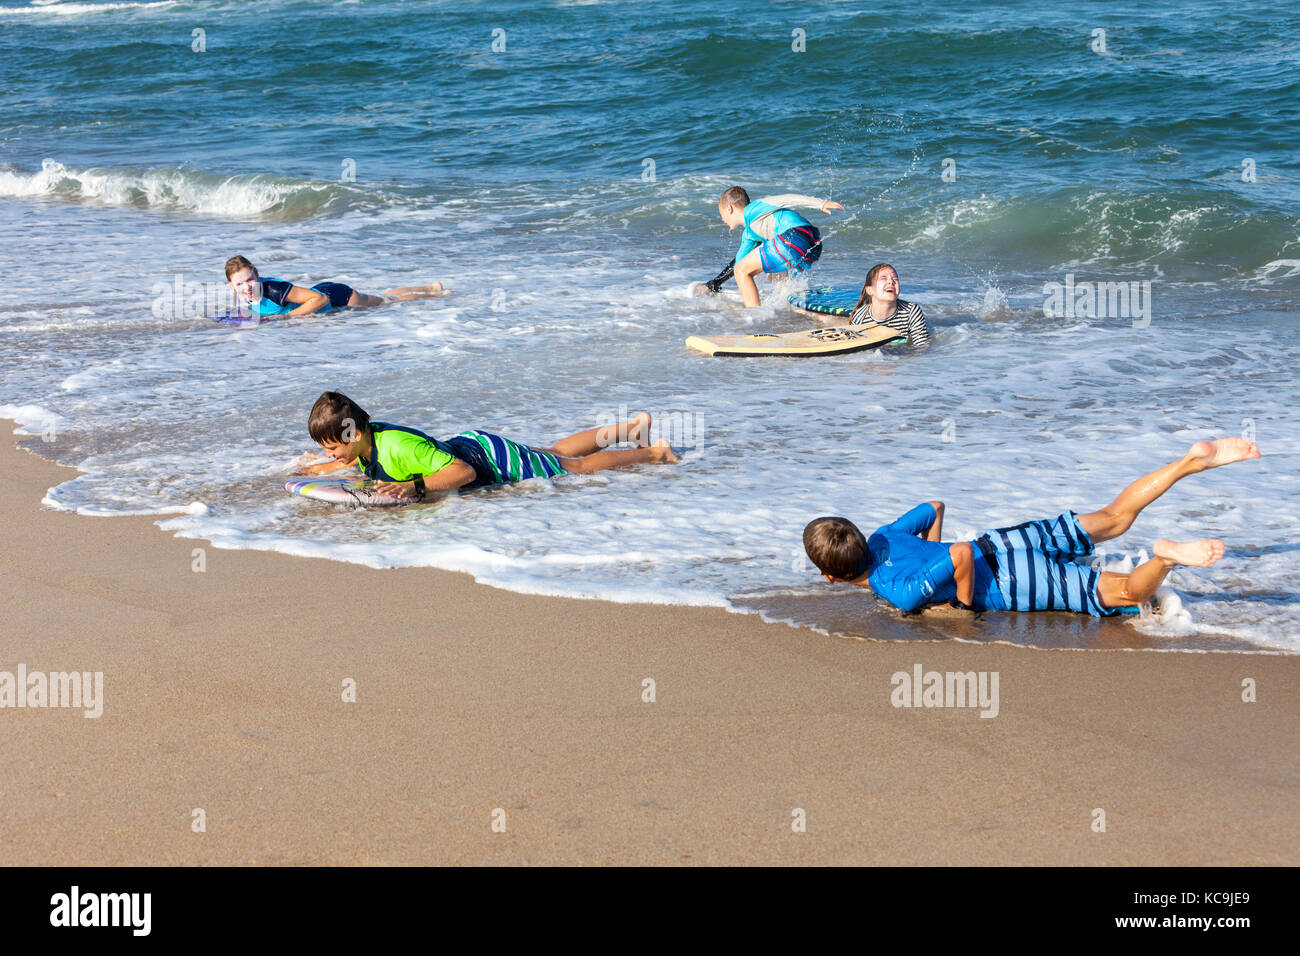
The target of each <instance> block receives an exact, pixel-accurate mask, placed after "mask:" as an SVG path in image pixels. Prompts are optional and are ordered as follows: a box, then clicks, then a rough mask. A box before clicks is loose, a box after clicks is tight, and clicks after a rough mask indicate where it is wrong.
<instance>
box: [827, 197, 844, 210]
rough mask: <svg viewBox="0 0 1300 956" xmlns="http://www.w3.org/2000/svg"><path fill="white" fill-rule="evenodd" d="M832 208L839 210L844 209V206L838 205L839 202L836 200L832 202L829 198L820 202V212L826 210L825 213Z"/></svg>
mask: <svg viewBox="0 0 1300 956" xmlns="http://www.w3.org/2000/svg"><path fill="white" fill-rule="evenodd" d="M832 209H838V210H840V211H841V212H843V211H844V207H843V206H841V205H840V204H839V203H837V202H832V201H831V200H829V199H828V200H826V201H825V202H824V203H822V212H826V213H828V212H830V211H831V210H832Z"/></svg>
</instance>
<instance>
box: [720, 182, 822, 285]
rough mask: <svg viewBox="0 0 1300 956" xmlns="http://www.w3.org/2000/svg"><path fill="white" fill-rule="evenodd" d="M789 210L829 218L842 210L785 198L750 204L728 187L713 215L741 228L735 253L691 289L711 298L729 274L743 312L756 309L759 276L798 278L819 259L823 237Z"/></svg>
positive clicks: (807, 198) (794, 197)
mask: <svg viewBox="0 0 1300 956" xmlns="http://www.w3.org/2000/svg"><path fill="white" fill-rule="evenodd" d="M791 206H801V207H806V208H811V209H820V210H821V211H822V212H824V213H829V212H830V211H831V210H832V209H841V210H842V209H843V208H844V207H843V206H841V205H840V204H839V203H837V202H832V201H831V200H829V199H818V198H817V197H816V196H801V195H799V194H797V193H786V194H783V195H780V196H768V197H767V198H765V199H756V200H751V199H750V198H749V193H747V192H746V191H745V190H744V189H742V188H741V187H739V186H732V187H731V188H730V189H728V190H727V191H726V192H724V193H723V194H722V198H720V199H719V200H718V215H720V216H721V217H722V221H723V222H725V223H726V224H727V226H728V227H729V228H731V229H735V228H736V227H737V226H740V227H742V232H741V234H740V247H739V248H738V249H737V250H736V258H735V259H733V260H732V261H731V262H730V263H729V264H728V265H727V267H726V268H725V269H723V270H722V272H721V273H719V274H718V275H717V277H716V278H714V279H711V280H710V281H708V282H705V283H702V284H700V285H697V286H696V287H695V291H696V293H697V294H700V295H702V294H705V293H711V294H713V295H716V294H717V292H718V290H719V289H721V288H722V283H724V282H726V281H727V279H728V278H730V277H731V276H732V275H733V274H734V275H735V277H736V286H737V288H739V289H740V297H741V298H742V299H744V301H745V308H747V309H752V308H754V307H755V306H757V305H758V304H759V296H758V286H757V285H756V284H755V283H754V276H756V275H758V274H759V273H760V272H766V273H769V274H783V273H791V272H802V271H803V270H804V269H807V268H808V267H809V266H811V265H812V264H813V263H814V262H816V261H817V260H818V259H820V258H821V254H822V237H821V233H820V232H819V231H818V229H817V227H816V226H814V225H813V224H812V223H810V222H809V221H808V220H807V219H805V218H804V217H803V216H801V215H799V214H798V213H797V212H795V211H794V210H793V209H791V208H789V207H791Z"/></svg>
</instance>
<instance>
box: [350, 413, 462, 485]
mask: <svg viewBox="0 0 1300 956" xmlns="http://www.w3.org/2000/svg"><path fill="white" fill-rule="evenodd" d="M370 440H371V442H372V444H373V445H374V451H373V453H372V455H373V457H372V458H371V460H370V461H366V460H365V459H364V458H360V459H358V460H357V461H358V464H360V465H361V470H362V471H363V472H364V473H365V476H366V477H367V478H374V479H377V480H379V481H410V480H411V479H412V478H414V477H415V476H416V475H422V476H424V477H428V476H429V475H432V474H436V473H437V472H439V471H442V469H444V468H446V467H447V466H448V465H450V464H451V463H452V462H453V461H455V460H456V456H455V455H454V454H452V453H451V451H450V450H448V448H447V446H446V445H444V444H443V443H442V442H440V441H438V440H437V439H436V438H430V437H429V436H428V435H426V434H425V433H424V432H422V431H419V430H417V429H414V428H404V427H402V426H401V425H389V424H388V423H387V422H371V423H370Z"/></svg>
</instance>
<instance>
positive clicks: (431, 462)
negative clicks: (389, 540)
mask: <svg viewBox="0 0 1300 956" xmlns="http://www.w3.org/2000/svg"><path fill="white" fill-rule="evenodd" d="M307 430H308V432H310V433H311V437H312V439H313V440H314V441H315V442H316V443H317V444H318V445H320V446H321V447H322V448H323V449H324V450H325V453H326V454H327V455H329V456H330V458H329V460H327V461H318V462H314V463H311V464H306V463H305V462H303V461H302V460H300V462H299V464H301V465H302V467H301V468H300V469H299V473H300V474H304V475H319V474H324V473H326V472H330V471H338V470H340V469H342V468H347V467H350V466H352V465H356V466H357V467H359V468H360V469H361V470H362V471H363V472H364V473H365V476H366V477H367V478H373V479H376V480H377V481H378V482H379V484H378V485H376V488H377V490H379V491H382V492H384V493H386V494H391V495H398V496H400V497H407V498H416V499H419V498H423V497H424V495H425V493H426V492H428V491H454V490H457V489H461V490H468V489H471V488H482V487H484V486H487V485H499V484H503V483H505V482H511V481H526V480H527V479H529V478H554V477H556V476H558V475H563V474H566V473H573V474H588V473H590V472H593V471H601V470H603V469H605V468H618V467H620V466H623V465H637V464H641V463H643V462H656V463H670V464H671V463H676V461H677V456H676V455H675V454H673V450H672V447H671V446H670V445H669V444H668V440H667V439H666V438H661V439H659V440H658V441H657V442H655V443H654V444H653V445H652V444H650V416H649V414H647V413H645V412H642V413H641V414H640V415H637V416H636V417H635V418H633V419H632V420H631V421H628V422H624V423H623V424H621V425H606V426H604V427H601V428H592V429H588V430H587V431H584V432H578V433H577V434H576V435H570V436H569V437H568V438H561V439H560V440H559V441H557V442H556V443H555V444H554V445H553V446H551V447H550V448H532V447H530V446H528V445H524V444H521V443H519V442H516V441H511V440H510V439H509V438H502V437H501V436H500V435H495V434H493V433H492V432H485V431H478V430H470V431H464V432H461V433H460V434H459V435H454V436H452V437H451V438H446V439H442V440H439V439H436V438H431V437H429V436H428V435H426V434H425V433H424V432H422V431H418V430H417V429H414V428H406V427H404V426H402V425H390V424H388V423H387V422H378V421H372V420H371V418H370V415H369V414H368V413H367V412H366V411H365V409H363V408H362V407H361V406H360V405H358V404H357V403H356V402H354V401H352V399H350V398H348V397H347V396H346V395H344V394H343V393H342V392H323V393H322V394H321V396H320V398H318V399H316V404H315V405H313V406H312V409H311V417H310V418H309V419H308V422H307ZM621 442H627V443H630V444H632V445H634V446H635V447H633V448H607V447H606V446H608V445H616V444H619V443H621Z"/></svg>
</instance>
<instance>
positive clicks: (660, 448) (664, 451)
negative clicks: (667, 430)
mask: <svg viewBox="0 0 1300 956" xmlns="http://www.w3.org/2000/svg"><path fill="white" fill-rule="evenodd" d="M650 447H651V448H652V449H653V450H654V452H655V455H654V457H653V458H651V459H650V460H651V461H654V462H658V463H660V464H663V465H675V464H677V462H678V461H680V460H681V459H679V458H678V457H677V453H676V452H674V451H673V446H672V445H670V444H668V439H667V438H661V439H659V440H658V441H657V442H655V443H654V444H653V445H651V446H650Z"/></svg>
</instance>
